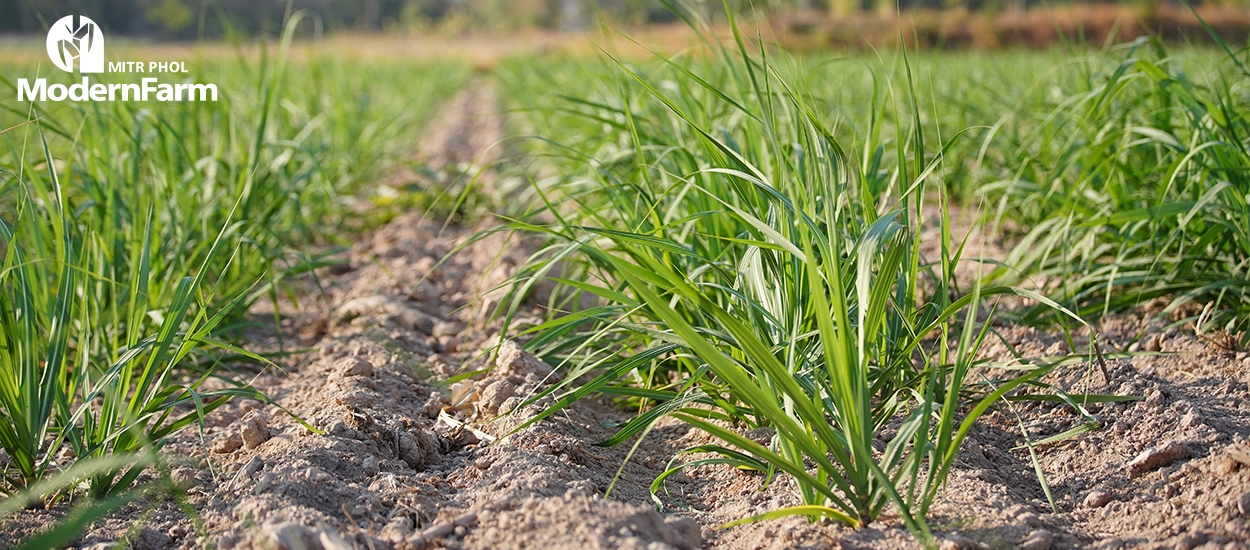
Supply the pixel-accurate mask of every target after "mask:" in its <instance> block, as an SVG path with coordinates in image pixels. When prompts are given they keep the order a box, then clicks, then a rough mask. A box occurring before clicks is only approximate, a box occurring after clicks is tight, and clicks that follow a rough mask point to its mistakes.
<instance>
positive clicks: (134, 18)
mask: <svg viewBox="0 0 1250 550" xmlns="http://www.w3.org/2000/svg"><path fill="white" fill-rule="evenodd" d="M1158 1H1160V0H1127V2H1128V3H1132V4H1151V3H1156V2H1158ZM1213 1H1214V2H1216V3H1219V2H1222V3H1238V4H1242V5H1244V4H1246V3H1248V2H1250V0H1206V1H1205V2H1194V3H1206V4H1210V3H1213ZM674 3H685V4H686V5H687V6H688V7H690V8H691V9H694V10H696V11H698V12H701V13H703V14H704V15H705V16H706V17H708V18H715V17H714V15H715V14H716V13H717V12H720V11H722V7H721V5H722V4H721V0H674ZM1062 3H1063V2H1054V1H1049V0H899V1H898V2H896V0H754V1H752V0H730V5H731V7H733V8H734V9H738V10H742V11H751V10H757V11H800V12H806V11H816V12H824V13H828V14H831V15H835V16H839V15H850V14H854V13H857V12H877V13H890V12H893V11H894V10H895V9H896V6H897V7H901V8H903V9H911V8H926V9H945V8H957V9H963V10H973V11H988V12H997V11H1011V10H1019V11H1022V10H1025V9H1027V8H1030V7H1033V6H1035V5H1037V6H1041V5H1046V6H1055V5H1057V4H1062ZM1078 3H1080V2H1078ZM287 5H288V0H0V32H18V33H42V32H44V31H46V29H47V28H48V25H49V24H51V23H52V22H54V21H56V20H57V19H59V18H61V17H64V16H65V15H72V14H77V15H86V16H88V17H91V18H92V19H93V20H95V21H96V22H97V23H99V24H100V25H101V26H102V27H103V28H104V30H105V32H108V33H116V34H125V35H132V36H145V37H152V38H163V39H194V38H197V37H205V38H215V37H220V36H223V35H225V34H227V33H231V32H233V33H238V34H241V35H244V36H255V35H263V34H274V33H276V31H277V30H278V29H279V28H280V27H281V26H282V21H283V17H284V16H285V13H286V10H287ZM293 7H294V8H295V9H308V10H310V11H312V12H314V13H315V14H317V15H318V16H319V18H320V19H321V21H322V23H323V25H324V29H325V30H326V31H327V32H334V31H339V30H358V31H392V32H394V31H399V32H422V31H428V30H432V29H438V30H444V31H448V32H459V31H463V30H467V29H471V28H472V29H482V30H490V31H504V30H517V29H526V28H551V29H565V30H569V29H580V28H585V27H586V26H587V25H588V24H589V23H590V22H591V21H592V20H593V14H595V13H600V14H604V15H607V16H609V17H611V18H613V19H615V20H617V21H620V22H622V23H626V24H632V25H641V24H646V23H655V22H664V21H672V20H673V19H675V18H674V16H673V14H672V13H671V12H670V11H669V9H668V8H667V7H666V6H665V3H664V2H663V1H662V0H295V1H294V3H293Z"/></svg>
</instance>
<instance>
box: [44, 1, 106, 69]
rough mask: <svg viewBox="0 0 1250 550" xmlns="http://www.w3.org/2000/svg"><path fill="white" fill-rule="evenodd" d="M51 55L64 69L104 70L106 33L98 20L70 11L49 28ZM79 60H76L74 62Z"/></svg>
mask: <svg viewBox="0 0 1250 550" xmlns="http://www.w3.org/2000/svg"><path fill="white" fill-rule="evenodd" d="M48 57H51V58H52V62H53V63H55V64H56V66H57V67H60V69H61V70H62V71H66V72H71V73H72V72H74V66H75V65H77V66H78V71H79V72H82V73H102V72H104V34H103V33H101V32H100V27H99V26H97V25H96V24H95V21H92V20H90V19H87V18H86V17H83V16H81V15H67V16H65V17H62V18H61V20H60V21H57V22H56V24H55V25H52V29H51V30H49V31H48ZM75 62H77V63H75Z"/></svg>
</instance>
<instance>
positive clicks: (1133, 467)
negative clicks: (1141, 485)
mask: <svg viewBox="0 0 1250 550" xmlns="http://www.w3.org/2000/svg"><path fill="white" fill-rule="evenodd" d="M1188 455H1189V444H1187V443H1186V442H1184V441H1176V440H1172V441H1168V442H1166V443H1163V444H1162V445H1158V446H1156V447H1151V448H1149V449H1146V450H1144V451H1142V452H1141V454H1139V455H1137V458H1134V459H1133V460H1131V461H1129V463H1128V471H1129V475H1130V476H1132V477H1137V476H1139V475H1142V474H1144V473H1146V472H1148V471H1150V470H1154V469H1156V468H1160V467H1162V466H1166V465H1168V464H1171V463H1173V462H1175V461H1176V460H1178V459H1181V458H1184V457H1185V456H1188Z"/></svg>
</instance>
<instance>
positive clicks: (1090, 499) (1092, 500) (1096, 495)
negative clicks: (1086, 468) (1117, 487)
mask: <svg viewBox="0 0 1250 550" xmlns="http://www.w3.org/2000/svg"><path fill="white" fill-rule="evenodd" d="M1109 502H1111V495H1109V494H1107V493H1106V492H1105V491H1090V492H1089V494H1088V495H1086V496H1085V501H1084V502H1083V503H1082V505H1083V506H1085V507H1086V508H1102V507H1103V506H1106V505H1107V503H1109Z"/></svg>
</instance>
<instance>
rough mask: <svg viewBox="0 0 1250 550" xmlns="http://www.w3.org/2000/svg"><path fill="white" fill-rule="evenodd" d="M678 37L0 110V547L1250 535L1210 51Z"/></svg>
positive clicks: (1247, 224) (1242, 269) (690, 544)
mask: <svg viewBox="0 0 1250 550" xmlns="http://www.w3.org/2000/svg"><path fill="white" fill-rule="evenodd" d="M695 28H698V27H697V26H696V27H695ZM729 28H732V27H729ZM741 28H743V29H745V28H746V26H745V25H743V26H742V27H741ZM690 38H691V44H692V45H691V46H690V47H686V48H671V47H666V48H663V50H664V51H666V52H671V53H668V54H664V55H659V54H657V55H649V54H647V53H646V52H645V49H644V48H640V47H638V46H637V45H629V46H622V47H623V48H624V50H617V49H615V48H614V47H611V46H607V47H605V48H604V51H602V52H600V53H597V54H595V53H587V52H580V51H579V52H578V53H569V52H562V53H560V52H554V53H553V52H546V53H544V51H543V49H542V48H539V49H538V50H537V51H535V50H524V51H522V52H520V53H516V52H512V55H508V52H506V51H505V52H503V53H500V52H496V51H467V52H463V53H461V54H458V55H454V56H448V57H446V58H439V57H438V56H437V55H429V56H426V55H423V54H413V55H412V56H410V57H412V59H406V60H405V59H400V58H399V57H400V56H375V55H366V54H363V53H362V52H366V51H370V52H371V51H374V50H373V49H372V48H373V47H375V46H369V47H368V48H363V47H362V48H363V49H355V50H353V49H351V48H349V47H347V46H345V45H343V43H336V44H337V46H335V47H324V45H322V46H316V45H309V44H306V43H303V42H302V41H300V40H295V41H293V42H292V41H289V39H288V40H281V41H279V42H277V43H275V44H273V45H272V47H269V48H264V49H260V50H257V51H253V50H248V51H247V52H243V50H242V49H240V50H237V51H234V52H232V51H231V50H229V49H227V48H224V47H220V48H219V49H211V48H210V49H209V50H205V51H202V52H199V53H195V52H194V50H192V53H191V54H189V55H188V63H189V65H190V67H191V78H194V79H195V80H196V81H211V82H215V83H217V85H218V86H219V87H220V89H221V90H222V91H223V92H222V98H221V100H220V101H218V102H215V103H212V102H181V103H124V102H117V103H90V102H82V103H77V104H75V103H70V102H66V103H59V104H57V103H43V104H41V103H35V104H33V105H32V104H30V103H18V102H16V101H12V100H5V102H4V103H3V105H4V109H3V112H0V128H7V130H5V131H4V133H3V134H0V140H2V141H3V142H4V144H3V146H2V149H0V178H2V179H0V239H2V240H0V255H2V256H0V448H2V449H3V454H0V467H2V468H3V472H4V476H3V481H2V483H3V486H2V487H0V489H2V490H3V492H4V495H5V498H4V500H3V501H0V525H2V526H3V528H0V546H5V547H9V546H13V547H25V548H44V547H52V546H64V547H74V548H106V547H112V546H110V545H111V544H112V543H115V542H116V543H120V544H122V545H129V546H131V547H134V548H200V547H209V546H211V547H216V548H223V549H225V548H283V549H290V550H294V549H298V548H324V549H326V550H332V549H333V550H337V549H342V548H372V549H379V548H395V549H399V550H402V549H406V548H412V549H424V548H464V549H478V548H482V549H485V548H530V547H537V546H548V547H552V548H643V549H647V550H660V549H666V548H678V549H682V550H686V549H694V548H723V549H732V550H747V549H755V548H832V547H841V548H914V547H939V548H959V549H970V548H1016V547H1020V548H1029V549H1033V550H1044V549H1048V548H1087V547H1097V548H1200V547H1201V548H1243V547H1246V542H1245V541H1246V540H1250V442H1247V441H1246V440H1247V438H1250V388H1248V386H1247V383H1248V382H1250V355H1248V354H1247V349H1246V343H1247V321H1250V294H1248V293H1247V291H1248V288H1250V283H1248V281H1250V274H1248V273H1247V270H1248V269H1250V206H1248V201H1250V179H1248V178H1250V172H1248V171H1247V167H1250V119H1248V118H1247V115H1248V114H1250V108H1248V107H1247V102H1248V101H1250V95H1248V94H1250V87H1248V85H1250V71H1248V70H1247V68H1246V67H1247V65H1246V63H1247V62H1248V60H1247V59H1246V55H1245V52H1244V50H1243V49H1239V48H1240V46H1237V45H1232V46H1230V45H1228V44H1224V43H1222V42H1219V41H1216V45H1215V46H1212V47H1205V46H1204V47H1190V46H1181V45H1175V44H1166V45H1165V44H1162V43H1158V42H1155V41H1151V40H1148V39H1142V40H1138V41H1135V42H1129V43H1123V44H1111V45H1106V46H1076V45H1072V46H1068V47H1062V48H1060V47H1056V48H1053V49H1048V50H1042V51H1026V50H1004V51H994V52H937V51H925V50H923V49H922V50H920V51H912V50H908V51H903V50H884V49H883V50H881V51H878V52H870V53H858V54H848V55H833V54H805V55H803V56H794V55H790V54H787V53H785V52H784V51H781V50H778V49H776V48H774V47H771V46H769V47H764V48H761V47H760V45H759V41H758V40H757V39H756V37H754V36H751V35H749V34H735V33H730V32H725V33H721V35H720V36H718V37H716V38H711V37H705V36H702V34H701V33H700V32H698V31H691V32H690ZM700 39H703V41H700ZM126 47H127V48H129V50H127V53H128V55H130V56H131V57H135V58H147V57H149V56H151V57H155V56H156V55H157V54H155V53H151V52H147V51H145V50H144V48H145V47H144V46H142V45H137V44H131V45H127V46H126ZM500 49H502V50H509V49H514V48H512V47H511V46H505V47H502V48H500ZM418 50H419V48H415V47H414V49H413V50H412V51H414V52H415V51H418ZM15 51H16V50H15ZM23 52H24V53H15V54H14V55H12V56H10V57H9V58H7V59H0V66H2V67H3V71H2V72H0V74H3V75H5V77H4V82H5V83H6V86H4V88H6V89H8V90H11V91H12V93H13V94H14V97H15V96H16V85H15V84H14V83H13V80H14V79H15V78H16V76H11V75H27V74H34V73H35V72H36V71H37V70H46V65H47V64H46V62H45V63H44V68H38V67H37V64H38V63H40V61H39V58H38V56H37V55H36V56H34V57H31V56H30V55H29V52H25V50H23ZM36 52H37V50H36ZM49 78H50V79H52V80H54V81H58V82H63V83H66V84H69V83H72V82H74V76H73V75H69V74H64V73H56V74H50V75H49ZM6 93H7V92H6Z"/></svg>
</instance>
